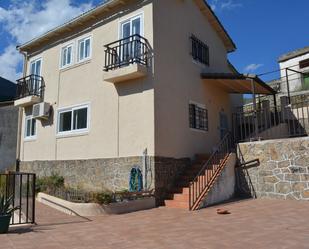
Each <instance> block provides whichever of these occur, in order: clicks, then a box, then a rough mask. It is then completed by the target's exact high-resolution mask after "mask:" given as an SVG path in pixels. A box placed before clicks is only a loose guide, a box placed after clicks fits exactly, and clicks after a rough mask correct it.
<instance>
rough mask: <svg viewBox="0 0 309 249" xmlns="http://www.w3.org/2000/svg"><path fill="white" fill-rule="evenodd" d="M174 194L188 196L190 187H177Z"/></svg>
mask: <svg viewBox="0 0 309 249" xmlns="http://www.w3.org/2000/svg"><path fill="white" fill-rule="evenodd" d="M172 193H173V194H186V195H188V194H189V188H188V187H184V188H183V187H178V188H177V187H176V188H174V189H173V190H172Z"/></svg>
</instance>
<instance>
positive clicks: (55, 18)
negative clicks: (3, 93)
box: [0, 0, 93, 79]
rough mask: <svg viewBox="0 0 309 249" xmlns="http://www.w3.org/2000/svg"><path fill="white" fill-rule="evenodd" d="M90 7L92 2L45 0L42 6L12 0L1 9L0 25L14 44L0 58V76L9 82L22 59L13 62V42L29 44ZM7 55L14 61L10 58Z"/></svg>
mask: <svg viewBox="0 0 309 249" xmlns="http://www.w3.org/2000/svg"><path fill="white" fill-rule="evenodd" d="M92 7H93V5H92V4H91V3H83V4H80V5H78V6H76V5H73V4H72V2H71V0H61V1H59V0H46V1H44V2H43V3H42V1H38V0H32V1H27V2H24V1H18V0H14V1H12V5H10V7H9V8H7V9H4V8H2V7H0V25H1V26H2V28H3V30H4V31H5V32H6V33H7V34H8V35H9V36H10V37H11V39H12V43H14V44H11V45H9V46H8V47H7V48H5V49H4V52H3V53H2V54H1V55H0V58H2V61H1V62H2V63H1V71H0V74H1V75H2V76H4V75H9V76H10V79H12V76H13V75H12V70H13V69H14V67H15V68H17V66H18V64H19V63H20V61H21V60H22V56H18V58H19V59H18V60H16V57H17V54H15V53H14V55H13V51H12V48H13V47H15V46H16V44H15V43H17V44H22V43H24V42H26V41H29V40H31V39H33V38H35V37H37V36H38V35H41V34H43V33H44V32H46V31H48V30H50V29H52V28H54V27H56V26H58V25H60V24H63V23H65V22H66V21H68V20H70V19H72V18H73V17H75V16H78V15H79V14H81V13H83V12H85V11H87V10H89V9H90V8H92ZM8 55H10V56H14V58H9V57H8ZM3 58H4V59H5V60H4V59H3ZM3 60H4V61H3ZM3 62H5V63H4V64H3ZM16 71H17V70H15V72H16ZM15 77H17V75H15Z"/></svg>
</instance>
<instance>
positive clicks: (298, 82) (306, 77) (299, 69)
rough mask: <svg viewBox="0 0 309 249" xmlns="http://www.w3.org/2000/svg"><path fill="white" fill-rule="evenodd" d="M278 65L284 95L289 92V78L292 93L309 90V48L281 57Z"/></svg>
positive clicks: (281, 89)
mask: <svg viewBox="0 0 309 249" xmlns="http://www.w3.org/2000/svg"><path fill="white" fill-rule="evenodd" d="M278 63H279V66H280V72H281V83H280V91H281V92H282V93H286V92H287V78H288V83H289V88H290V91H291V92H301V91H306V90H309V46H308V47H305V48H301V49H297V50H295V51H292V52H289V53H287V54H284V55H282V56H280V58H279V60H278ZM287 76H288V77H287Z"/></svg>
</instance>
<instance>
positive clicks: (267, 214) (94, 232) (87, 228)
mask: <svg viewBox="0 0 309 249" xmlns="http://www.w3.org/2000/svg"><path fill="white" fill-rule="evenodd" d="M221 206H222V207H224V208H227V209H229V211H230V212H231V214H230V215H218V214H216V209H217V208H218V207H210V208H207V209H203V210H199V211H197V212H188V211H186V210H178V209H167V208H162V207H160V208H156V209H152V210H147V211H141V212H136V213H131V214H125V215H118V216H98V217H91V218H90V220H89V219H86V218H81V217H74V216H68V215H66V214H63V213H61V212H58V211H56V210H54V209H51V208H49V207H47V206H44V205H42V204H39V203H38V204H37V212H36V213H37V225H36V226H28V227H23V228H17V227H13V228H11V229H10V233H9V234H7V235H0V248H2V247H4V248H6V249H18V248H23V249H28V248H29V249H36V248H39V249H49V248H53V249H54V248H55V249H105V248H106V249H112V248H116V249H130V248H134V249H139V248H141V249H148V248H149V249H173V248H177V249H188V248H190V249H191V248H207V249H215V248H220V249H222V248H237V249H239V248H246V249H247V248H250V249H251V248H253V249H254V248H272V249H273V248H280V249H282V248H297V249H309V202H297V201H288V200H287V201H281V200H245V201H239V202H234V203H230V204H225V205H221Z"/></svg>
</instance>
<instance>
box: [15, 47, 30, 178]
mask: <svg viewBox="0 0 309 249" xmlns="http://www.w3.org/2000/svg"><path fill="white" fill-rule="evenodd" d="M16 49H17V50H18V51H19V53H21V54H22V55H23V56H24V62H23V77H26V74H27V59H28V54H27V52H24V51H21V50H20V49H19V46H17V47H16ZM22 117H23V111H22V107H19V108H18V121H17V122H18V125H17V145H16V165H15V170H16V172H19V171H20V154H21V153H20V148H21V134H22V129H21V128H22Z"/></svg>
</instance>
